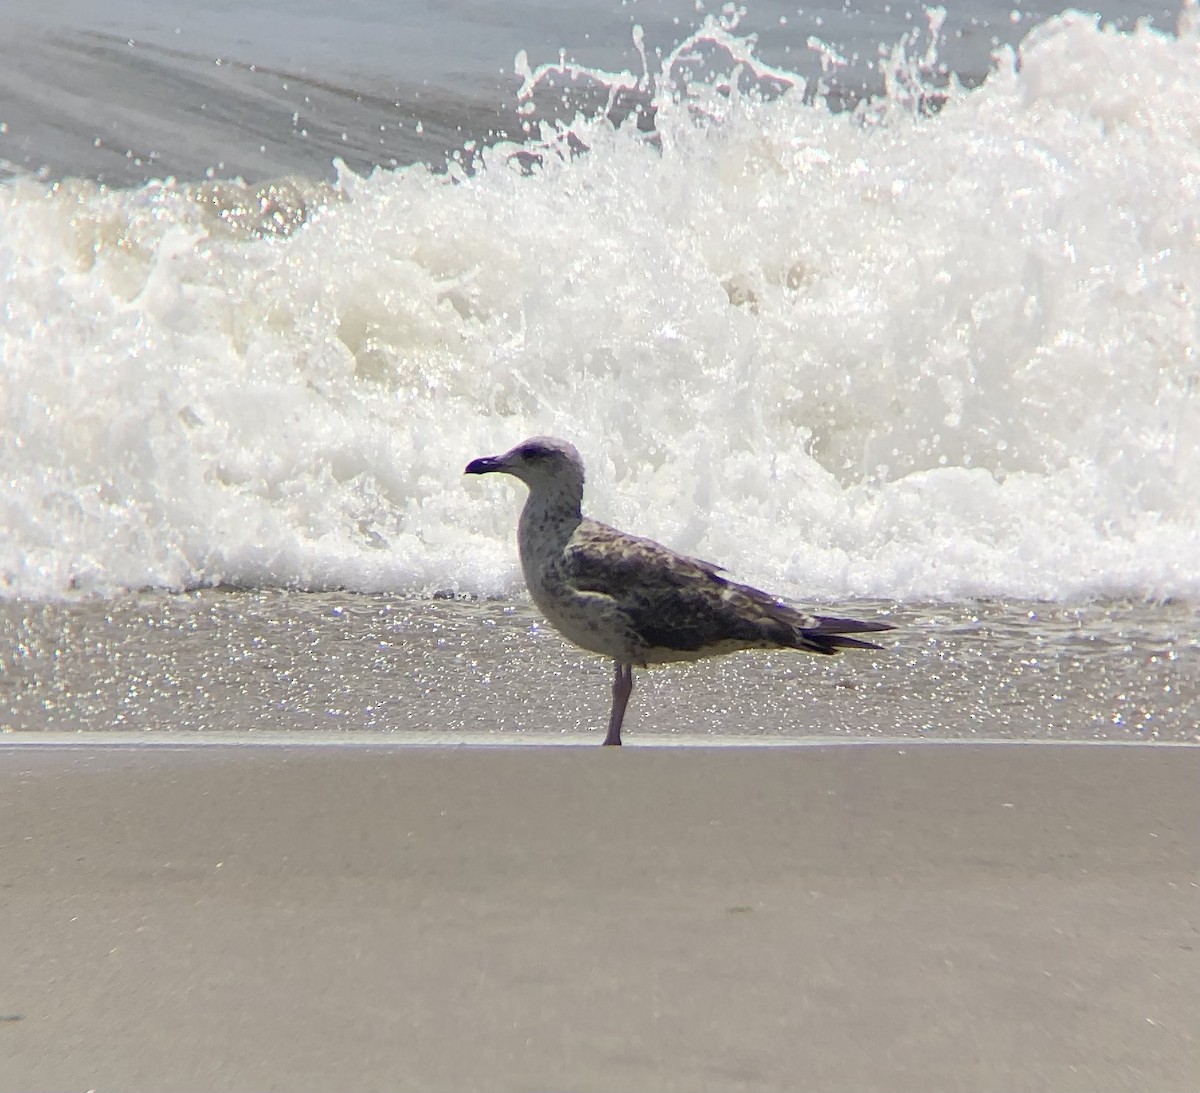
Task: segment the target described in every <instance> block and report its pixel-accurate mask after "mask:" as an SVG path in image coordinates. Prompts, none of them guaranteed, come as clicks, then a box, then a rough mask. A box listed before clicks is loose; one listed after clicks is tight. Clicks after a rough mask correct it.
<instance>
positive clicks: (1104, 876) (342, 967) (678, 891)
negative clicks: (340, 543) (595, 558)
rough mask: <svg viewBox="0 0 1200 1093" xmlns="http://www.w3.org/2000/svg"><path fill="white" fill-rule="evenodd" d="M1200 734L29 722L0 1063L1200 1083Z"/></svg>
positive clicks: (28, 1081) (495, 1081) (323, 1078)
mask: <svg viewBox="0 0 1200 1093" xmlns="http://www.w3.org/2000/svg"><path fill="white" fill-rule="evenodd" d="M1198 767H1200V751H1198V750H1196V749H1194V748H1189V747H1166V746H1162V745H1155V746H1142V745H1116V744H1114V745H1105V746H1097V745H1083V744H1080V745H1028V744H1024V745H1022V744H1017V745H1006V744H991V745H973V744H937V745H935V744H922V743H917V744H913V745H903V744H858V745H841V746H836V745H835V746H811V747H803V746H802V747H757V748H745V747H727V748H705V747H643V748H640V749H639V748H637V747H629V748H625V749H621V750H618V749H601V748H596V747H543V746H532V747H530V746H526V747H502V746H480V747H465V748H464V747H460V748H452V747H442V746H431V747H414V746H410V747H399V748H397V747H390V748H389V747H344V746H343V747H339V746H313V747H307V748H306V747H300V746H281V747H261V746H260V747H254V746H249V745H241V746H208V747H197V746H191V747H172V746H159V747H153V746H149V747H148V746H144V745H143V746H133V747H126V746H120V745H113V744H109V745H108V746H94V745H92V744H90V743H80V744H79V745H78V746H61V745H60V746H49V747H43V746H37V745H29V744H18V745H9V746H7V747H4V748H3V749H0V786H2V789H0V832H2V835H0V883H2V884H3V885H4V899H3V901H2V902H0V937H2V938H3V940H2V941H0V965H2V966H3V967H4V968H5V969H6V975H5V976H4V981H3V984H2V985H0V1017H3V1020H2V1021H0V1059H3V1064H2V1065H0V1088H2V1089H5V1090H18V1089H20V1090H25V1091H32V1090H43V1089H45V1090H49V1089H68V1088H81V1089H82V1088H87V1089H139V1088H154V1089H160V1090H176V1089H179V1090H182V1089H195V1088H201V1087H203V1088H210V1089H215V1090H225V1089H259V1090H267V1089H293V1090H310V1089H311V1090H325V1089H329V1090H332V1089H347V1088H355V1089H364V1090H368V1089H431V1090H436V1089H454V1088H473V1089H498V1090H499V1089H549V1088H554V1089H644V1088H657V1089H722V1090H723V1089H756V1090H757V1089H763V1090H767V1089H823V1090H842V1089H845V1090H850V1089H857V1090H864V1089H887V1090H907V1089H912V1090H917V1089H921V1090H925V1089H955V1090H986V1089H999V1088H1008V1089H1027V1090H1034V1089H1038V1090H1095V1089H1108V1090H1121V1089H1128V1090H1142V1091H1145V1090H1187V1089H1195V1088H1196V1086H1197V1084H1200V1068H1198V1063H1197V1059H1198V1058H1200V1054H1198V1051H1197V1025H1196V1020H1195V1015H1196V1013H1197V1002H1198V1001H1200V988H1198V987H1197V984H1198V983H1200V976H1198V975H1197V971H1198V968H1197V963H1198V960H1200V958H1198V957H1197V945H1198V944H1200V932H1198V926H1200V923H1198V915H1197V888H1196V879H1197V866H1198V865H1200V795H1198V794H1197V793H1196V786H1197V784H1198V783H1197V775H1198V774H1200V769H1198Z"/></svg>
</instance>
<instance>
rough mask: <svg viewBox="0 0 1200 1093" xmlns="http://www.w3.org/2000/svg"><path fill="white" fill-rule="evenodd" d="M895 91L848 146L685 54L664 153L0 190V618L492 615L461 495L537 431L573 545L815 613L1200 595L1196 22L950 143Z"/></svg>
mask: <svg viewBox="0 0 1200 1093" xmlns="http://www.w3.org/2000/svg"><path fill="white" fill-rule="evenodd" d="M723 33H724V32H720V31H718V29H717V28H714V27H710V28H707V29H706V30H705V32H704V33H703V34H702V35H700V37H702V38H703V39H704V44H705V46H706V48H707V49H708V54H706V55H710V54H712V53H713V52H717V53H719V52H720V50H721V49H724V50H725V51H726V53H727V54H733V55H734V61H735V62H736V61H737V60H738V59H739V58H740V59H741V60H742V61H745V60H746V59H747V56H748V49H749V47H748V44H747V43H744V42H738V41H737V39H735V38H733V37H731V36H728V35H726V36H725V37H724V38H723V37H722V34H723ZM697 52H699V50H697ZM918 52H919V51H918ZM905 57H906V54H904V53H903V52H901V53H898V54H895V55H894V56H893V57H892V58H891V59H890V61H889V62H888V64H889V67H890V71H891V81H890V90H889V96H888V98H887V99H886V100H883V101H877V102H876V103H875V104H873V105H871V106H870V107H867V108H863V109H860V110H859V111H858V112H856V113H855V114H847V113H836V112H833V111H831V110H830V109H828V108H827V107H826V106H825V105H824V104H823V103H821V102H820V101H818V102H816V103H812V104H809V105H806V104H805V103H804V102H803V101H802V96H801V95H800V94H798V93H796V94H784V95H783V96H781V97H775V98H773V99H772V100H771V101H764V99H763V98H762V97H761V96H757V95H754V94H750V93H747V92H746V91H745V85H746V83H747V81H749V82H750V83H754V82H756V81H757V82H759V83H760V84H765V85H766V86H769V87H770V88H771V89H772V90H775V91H777V90H778V89H779V87H780V86H782V84H783V83H784V82H786V75H787V74H786V73H779V72H766V71H763V72H759V73H758V74H757V75H755V74H754V72H753V68H752V66H750V67H749V68H748V67H747V66H746V65H742V67H741V69H740V73H741V75H740V76H734V77H730V75H729V72H730V71H732V70H734V69H736V64H734V65H727V66H726V67H725V69H724V72H725V75H716V76H706V77H703V78H702V77H701V76H700V75H699V74H698V72H697V71H696V70H695V68H694V66H691V67H689V65H688V64H687V60H688V58H687V57H684V58H682V59H681V58H679V57H675V58H672V59H671V60H672V63H673V64H675V66H676V67H675V69H674V70H673V71H672V73H671V75H673V77H674V81H675V82H674V86H673V87H672V84H671V82H670V81H668V80H663V79H659V80H658V81H657V83H656V81H654V80H653V79H651V78H650V77H647V76H645V75H643V76H640V77H635V78H634V83H635V84H636V83H639V82H640V84H641V87H642V88H643V89H644V90H647V91H652V92H654V93H655V94H656V95H657V106H658V113H657V136H656V137H655V138H654V139H650V138H648V137H647V135H646V134H645V133H639V132H638V131H637V128H636V126H635V125H634V123H633V122H632V121H630V122H628V123H627V124H625V125H623V126H621V127H619V128H613V127H612V126H611V125H609V124H608V123H607V122H605V121H602V120H587V119H579V120H577V121H576V122H575V123H574V124H573V125H572V126H571V129H570V133H569V134H567V133H566V132H564V131H559V132H557V133H549V132H548V133H546V134H542V135H540V136H539V135H537V134H534V135H531V137H530V140H529V142H528V144H527V145H525V146H523V147H522V148H515V147H513V146H511V145H510V146H506V147H503V148H496V149H494V150H493V151H491V152H490V153H489V154H488V155H487V156H486V157H485V161H484V162H485V166H484V168H483V169H482V170H479V171H478V172H477V173H475V174H473V175H471V176H470V177H468V176H466V175H465V174H463V173H461V172H460V173H457V174H455V175H453V176H450V177H445V176H436V175H434V174H432V173H430V172H429V171H427V170H424V169H421V168H411V169H404V170H399V171H382V170H381V171H377V172H376V173H374V174H373V175H372V176H371V177H369V178H362V177H358V176H355V175H352V174H350V173H349V172H343V173H342V176H341V179H340V182H339V184H338V185H337V187H335V188H332V189H323V188H321V187H320V186H317V185H315V184H313V185H306V184H303V183H294V184H289V185H281V186H279V187H276V188H275V189H274V190H272V191H270V192H269V193H267V194H265V195H263V194H260V193H258V192H250V191H245V190H239V189H238V188H237V187H236V186H233V185H228V186H224V187H221V186H217V187H208V188H207V189H199V188H197V187H194V186H184V185H182V184H175V183H162V184H153V185H150V186H147V187H144V188H142V189H139V190H136V191H107V190H103V189H100V188H97V187H95V186H92V185H89V184H86V183H77V184H73V183H65V184H61V185H58V186H56V187H54V188H53V189H50V190H47V187H46V186H45V185H44V184H39V183H36V182H33V181H29V180H24V181H14V182H10V183H8V184H5V185H4V186H3V187H0V271H2V273H3V278H4V284H5V296H4V310H3V313H2V319H0V322H2V326H0V338H2V344H3V361H4V374H3V386H2V387H0V453H2V456H0V458H2V463H0V517H2V527H3V533H2V536H0V590H2V592H3V594H4V595H7V596H10V597H11V596H21V597H33V598H46V597H55V596H59V595H62V594H65V593H67V592H68V591H69V590H71V589H75V590H80V591H84V592H96V593H100V594H111V593H114V592H116V591H118V590H120V589H122V588H127V587H139V586H146V585H160V586H187V585H195V584H202V583H214V582H221V581H224V582H235V583H243V584H267V585H281V584H282V585H300V586H310V587H311V586H342V587H349V588H359V589H395V590H429V589H435V588H456V589H459V590H464V591H466V590H470V591H481V592H496V591H501V592H503V591H509V590H513V589H515V588H517V587H518V586H519V577H518V574H517V570H516V563H515V557H514V546H513V526H514V522H515V517H516V509H517V505H518V500H519V496H518V495H519V492H520V491H519V490H518V489H509V488H506V486H505V485H504V483H502V482H497V481H496V480H493V479H487V480H468V481H464V479H463V478H462V474H461V472H462V468H463V466H464V464H465V463H466V462H467V461H468V459H470V458H472V457H474V456H477V455H481V454H484V453H491V452H495V451H499V450H503V449H505V448H507V447H508V446H510V445H511V444H513V443H515V442H516V441H518V440H520V439H522V438H524V437H525V436H527V435H530V434H535V433H554V434H559V435H562V436H566V437H569V438H571V439H572V440H573V441H574V442H575V443H576V444H577V445H578V446H579V448H580V449H581V451H582V452H583V453H584V455H585V458H586V460H587V462H588V465H589V469H590V472H591V473H590V504H591V509H592V512H593V514H594V515H596V516H598V517H601V518H607V519H610V520H613V521H614V522H618V523H620V524H621V525H622V526H624V527H627V528H629V529H631V530H635V531H639V532H642V533H645V534H650V535H654V536H656V537H659V538H662V539H664V540H666V541H668V542H670V543H671V544H673V545H675V546H677V547H679V548H681V549H684V550H687V551H690V552H693V553H696V554H699V555H701V556H705V557H711V558H713V559H715V560H719V561H722V562H724V563H725V564H727V565H729V566H730V567H731V568H732V569H734V570H735V571H736V572H737V573H738V574H739V575H741V576H744V577H746V578H749V579H754V580H759V581H762V582H767V583H770V584H772V585H773V586H775V587H778V588H780V590H782V591H787V592H792V593H794V594H797V595H805V596H822V597H842V596H847V595H857V594H862V595H873V596H888V597H890V596H895V597H902V598H910V597H959V596H973V595H983V596H1020V597H1044V598H1070V597H1076V596H1083V595H1104V594H1109V595H1120V594H1149V595H1160V596H1166V595H1181V596H1194V595H1197V594H1200V503H1198V502H1197V498H1198V497H1200V325H1198V320H1197V315H1198V314H1200V310H1198V301H1200V115H1198V114H1197V112H1196V111H1195V109H1194V104H1195V103H1196V102H1197V101H1200V30H1198V28H1197V26H1196V20H1195V15H1194V8H1193V7H1190V6H1189V7H1188V8H1187V9H1186V10H1185V14H1184V25H1183V26H1181V28H1180V31H1179V34H1178V35H1177V36H1170V35H1164V34H1161V33H1158V32H1156V31H1153V30H1151V29H1148V28H1144V27H1143V28H1140V29H1138V30H1137V31H1136V32H1134V33H1132V34H1119V33H1116V32H1115V31H1112V30H1106V29H1101V28H1098V27H1097V25H1096V23H1095V21H1094V20H1093V19H1091V18H1085V17H1083V16H1079V15H1066V16H1063V17H1059V18H1055V19H1053V20H1051V21H1050V22H1048V23H1046V24H1044V25H1042V26H1041V27H1039V28H1037V29H1036V30H1034V31H1033V32H1032V33H1031V35H1030V36H1029V37H1028V38H1027V39H1026V40H1025V42H1024V43H1023V46H1022V49H1021V51H1020V56H1019V58H1017V57H1016V56H1014V55H1008V54H1005V55H1001V56H998V58H997V62H996V68H995V71H994V72H993V74H992V75H991V77H990V78H989V79H988V81H987V82H986V83H985V84H984V85H983V86H982V87H980V88H977V89H975V90H970V91H967V90H963V89H960V88H953V87H952V88H951V89H950V90H949V92H948V95H949V97H948V99H947V101H946V102H945V104H944V107H943V108H942V109H941V110H940V111H937V112H932V113H931V112H928V111H923V110H922V109H921V108H920V104H921V99H922V94H923V92H924V91H925V90H927V88H925V86H924V83H923V81H924V80H925V79H926V75H927V73H928V72H929V71H931V70H933V69H935V68H936V57H935V56H933V55H930V56H923V57H920V58H918V59H917V60H911V61H910V60H906V59H905ZM688 71H692V72H693V75H692V79H691V83H690V84H689V85H687V86H683V85H682V84H681V82H680V81H682V79H683V76H684V74H685V73H686V72H688ZM747 73H749V75H747ZM527 75H528V77H529V78H530V79H531V80H534V81H536V80H537V78H538V75H537V73H535V72H531V71H529V72H527ZM576 75H577V76H578V74H576ZM591 78H592V79H594V80H595V79H601V78H602V77H601V75H600V74H593V75H592V77H591ZM739 86H740V87H741V88H742V89H741V90H739ZM579 145H584V146H586V147H587V149H588V151H587V153H586V154H582V155H580V154H572V152H571V151H570V148H571V147H575V148H578V146H579ZM535 158H536V159H537V161H538V163H537V165H536V166H534V167H533V168H532V169H529V166H530V164H531V162H532V161H533V160H534V159H535ZM299 221H303V223H302V225H301V226H300V227H298V228H294V224H295V223H296V222H299Z"/></svg>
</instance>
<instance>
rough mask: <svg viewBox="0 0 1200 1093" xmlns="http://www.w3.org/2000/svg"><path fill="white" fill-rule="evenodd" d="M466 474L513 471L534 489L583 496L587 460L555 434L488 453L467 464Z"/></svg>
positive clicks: (514, 475)
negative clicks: (500, 453)
mask: <svg viewBox="0 0 1200 1093" xmlns="http://www.w3.org/2000/svg"><path fill="white" fill-rule="evenodd" d="M464 473H465V474H492V473H500V474H511V475H512V476H513V477H514V478H519V479H520V480H521V481H522V482H524V483H525V485H527V486H528V487H529V489H530V491H531V492H539V493H541V492H552V493H563V492H566V493H570V494H574V495H577V496H579V497H582V496H583V460H582V459H580V458H579V453H578V452H577V451H576V450H575V446H574V445H573V444H568V443H567V442H566V441H565V440H556V439H555V438H554V437H552V436H535V437H532V438H531V439H529V440H523V441H521V443H520V444H518V445H517V446H516V447H515V448H513V449H511V450H510V451H507V452H505V453H504V454H503V455H485V456H483V457H482V458H481V459H475V460H472V461H471V462H470V463H468V464H467V469H466V471H465V472H464Z"/></svg>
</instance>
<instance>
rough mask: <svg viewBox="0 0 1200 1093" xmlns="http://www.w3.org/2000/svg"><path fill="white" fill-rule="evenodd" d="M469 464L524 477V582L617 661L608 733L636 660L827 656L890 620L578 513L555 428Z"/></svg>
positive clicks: (573, 474)
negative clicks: (757, 581) (774, 590)
mask: <svg viewBox="0 0 1200 1093" xmlns="http://www.w3.org/2000/svg"><path fill="white" fill-rule="evenodd" d="M464 473H466V474H495V473H499V474H509V475H512V476H513V477H514V478H519V479H520V480H521V481H522V482H524V483H525V485H526V486H528V487H529V496H528V497H527V498H526V500H525V507H524V508H523V509H522V510H521V519H520V522H519V523H518V525H517V548H518V551H519V553H520V556H521V570H522V572H523V573H524V575H525V584H526V585H527V586H528V588H529V594H530V596H531V597H532V599H533V602H534V603H535V604H536V605H537V607H538V609H539V610H540V611H541V612H542V614H543V615H545V616H546V619H547V621H548V622H550V624H551V625H552V626H554V628H555V629H556V630H558V632H559V633H560V634H562V635H563V637H565V638H566V639H567V640H568V641H572V642H574V643H575V644H576V645H578V646H581V647H582V648H584V649H587V650H588V651H590V652H593V653H600V654H601V655H602V656H606V657H611V658H612V660H613V664H614V675H613V697H612V712H611V713H610V715H609V720H608V734H607V735H606V736H605V738H604V743H605V744H607V745H614V744H620V743H621V724H622V722H623V721H624V720H625V708H626V706H628V705H629V696H630V695H631V694H632V693H633V669H634V668H635V667H638V668H648V667H649V666H650V665H652V664H669V663H672V662H678V661H692V660H699V659H701V658H702V657H711V656H721V655H722V654H725V653H733V652H736V651H738V650H741V649H796V650H799V651H800V652H804V653H817V654H821V655H829V654H832V653H836V652H837V651H838V650H839V649H878V648H880V647H879V646H878V645H874V644H872V643H871V642H868V641H862V640H860V639H859V638H854V637H848V636H847V635H850V634H863V633H874V632H879V631H882V630H891V629H892V627H890V626H888V625H887V624H886V623H882V622H861V621H859V620H857V619H840V618H832V617H830V616H826V615H808V614H805V613H804V612H802V611H798V610H796V609H795V608H794V607H790V606H788V605H787V604H785V603H784V602H783V601H781V600H780V599H778V598H777V597H775V596H771V595H769V594H768V593H766V592H760V591H759V590H758V589H757V588H751V587H750V586H749V585H745V584H736V583H734V582H733V581H731V580H729V579H728V578H727V577H725V576H723V573H724V570H722V568H721V567H720V566H716V565H712V564H711V563H709V562H702V561H700V560H698V559H696V558H689V557H687V556H686V555H683V554H677V553H676V552H675V551H673V550H671V549H670V548H669V547H665V546H663V545H662V544H661V543H656V542H655V541H654V540H653V539H643V538H640V537H638V536H636V535H628V534H626V533H625V532H623V531H618V530H617V529H616V528H612V527H609V526H608V525H607V524H601V523H599V522H598V521H596V520H592V519H589V518H588V517H586V516H584V515H583V511H582V509H583V461H582V460H581V459H580V457H579V453H578V452H577V451H576V450H575V448H574V447H573V446H572V445H571V444H568V443H567V442H566V441H565V440H558V439H556V438H554V437H544V436H539V437H533V438H531V439H529V440H525V441H522V442H521V443H520V444H518V445H517V446H516V447H515V448H513V449H512V450H511V451H508V452H505V453H504V454H503V455H489V456H484V457H483V458H481V459H476V460H473V461H472V462H471V463H469V464H467V468H466V471H465V472H464Z"/></svg>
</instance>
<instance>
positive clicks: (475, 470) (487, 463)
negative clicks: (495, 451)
mask: <svg viewBox="0 0 1200 1093" xmlns="http://www.w3.org/2000/svg"><path fill="white" fill-rule="evenodd" d="M502 470H504V462H503V460H501V458H500V457H499V456H498V455H485V456H484V457H483V458H482V459H472V460H471V462H470V463H468V464H467V469H466V470H465V471H463V474H488V473H489V472H491V471H502Z"/></svg>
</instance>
